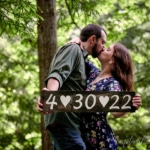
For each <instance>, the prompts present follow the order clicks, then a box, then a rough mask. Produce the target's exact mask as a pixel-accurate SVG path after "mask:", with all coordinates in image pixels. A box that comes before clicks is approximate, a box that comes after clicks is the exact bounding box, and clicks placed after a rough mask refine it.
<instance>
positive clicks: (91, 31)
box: [80, 24, 107, 42]
mask: <svg viewBox="0 0 150 150" xmlns="http://www.w3.org/2000/svg"><path fill="white" fill-rule="evenodd" d="M102 31H104V32H105V34H107V33H106V31H105V29H104V28H102V27H100V26H99V25H96V24H88V25H87V26H85V27H84V28H83V29H82V30H81V33H80V39H81V41H82V42H85V41H87V39H88V38H89V37H90V36H92V35H95V36H96V39H99V38H101V36H102V35H101V33H102Z"/></svg>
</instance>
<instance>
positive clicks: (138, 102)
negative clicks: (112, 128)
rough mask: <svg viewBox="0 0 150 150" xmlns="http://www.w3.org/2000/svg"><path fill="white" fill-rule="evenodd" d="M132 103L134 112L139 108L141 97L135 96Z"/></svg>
mask: <svg viewBox="0 0 150 150" xmlns="http://www.w3.org/2000/svg"><path fill="white" fill-rule="evenodd" d="M132 103H133V106H134V107H135V109H136V110H137V109H139V107H140V106H141V105H142V99H141V96H140V95H139V94H136V95H135V96H134V97H133V100H132Z"/></svg>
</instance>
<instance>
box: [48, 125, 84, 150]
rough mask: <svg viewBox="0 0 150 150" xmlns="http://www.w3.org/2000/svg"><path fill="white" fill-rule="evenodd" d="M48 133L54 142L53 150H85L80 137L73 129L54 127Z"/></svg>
mask: <svg viewBox="0 0 150 150" xmlns="http://www.w3.org/2000/svg"><path fill="white" fill-rule="evenodd" d="M48 131H49V133H50V136H51V138H52V140H53V142H54V150H86V146H85V143H84V142H83V139H82V137H81V135H80V134H79V133H78V132H77V131H75V130H74V129H71V128H68V127H65V128H64V127H63V128H56V127H55V128H49V129H48Z"/></svg>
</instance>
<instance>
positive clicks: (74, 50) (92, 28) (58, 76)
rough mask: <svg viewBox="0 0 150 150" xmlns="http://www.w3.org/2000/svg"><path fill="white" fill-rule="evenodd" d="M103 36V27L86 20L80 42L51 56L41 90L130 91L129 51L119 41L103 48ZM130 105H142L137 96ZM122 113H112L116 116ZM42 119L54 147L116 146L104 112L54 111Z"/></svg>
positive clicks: (111, 149)
mask: <svg viewBox="0 0 150 150" xmlns="http://www.w3.org/2000/svg"><path fill="white" fill-rule="evenodd" d="M106 36H107V34H106V31H105V30H104V29H103V28H102V27H100V26H98V25H95V24H89V25H87V26H85V27H84V28H83V29H82V30H81V33H80V40H81V43H80V46H79V45H78V44H66V45H64V46H62V47H61V48H60V49H59V50H58V51H57V53H56V55H55V56H54V58H53V60H52V63H51V66H50V70H49V74H48V77H47V78H46V80H45V83H46V88H44V90H49V91H57V90H68V91H84V90H87V91H132V90H133V81H132V63H131V58H130V55H129V53H128V51H127V49H126V47H124V46H123V45H122V44H119V43H116V44H113V45H112V46H110V47H109V48H107V49H106V48H105V47H104V44H105V43H106V38H107V37H106ZM80 47H82V48H80ZM81 49H82V50H81ZM88 55H92V56H93V57H97V58H98V59H99V60H100V62H101V65H102V69H101V72H100V70H99V69H98V68H96V67H95V66H94V65H93V64H92V63H91V62H89V61H86V59H87V56H88ZM40 100H41V99H40V98H39V99H38V110H39V111H40V112H43V109H42V106H43V105H42V103H41V102H40ZM133 106H134V107H135V108H136V109H138V108H139V107H140V106H141V98H140V96H138V95H137V96H135V97H134V98H133ZM43 113H44V112H43ZM124 114H125V113H124V112H116V113H113V115H114V116H115V117H121V116H123V115H124ZM44 119H45V128H46V129H47V130H48V132H49V133H50V136H51V138H52V140H53V142H54V149H55V150H102V149H103V150H104V149H105V150H116V149H117V142H116V139H115V137H114V135H113V132H112V130H111V128H110V126H109V124H108V123H107V113H103V112H95V113H73V112H69V113H66V112H57V113H56V112H55V113H49V114H45V115H44Z"/></svg>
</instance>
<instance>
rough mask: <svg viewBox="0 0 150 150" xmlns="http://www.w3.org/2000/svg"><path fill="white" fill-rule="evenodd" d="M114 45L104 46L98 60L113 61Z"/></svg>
mask: <svg viewBox="0 0 150 150" xmlns="http://www.w3.org/2000/svg"><path fill="white" fill-rule="evenodd" d="M113 53H114V45H111V46H110V47H108V48H104V49H103V50H102V51H101V53H100V54H99V56H98V59H99V61H100V62H105V63H110V62H111V61H113Z"/></svg>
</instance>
